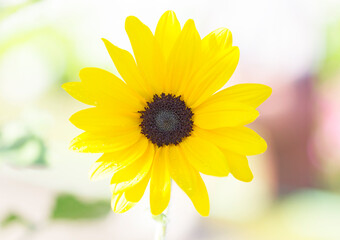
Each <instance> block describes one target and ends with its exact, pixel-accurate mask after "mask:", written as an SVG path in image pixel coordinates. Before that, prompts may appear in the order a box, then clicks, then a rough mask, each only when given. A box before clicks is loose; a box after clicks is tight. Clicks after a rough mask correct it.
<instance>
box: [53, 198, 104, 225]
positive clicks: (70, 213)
mask: <svg viewBox="0 0 340 240" xmlns="http://www.w3.org/2000/svg"><path fill="white" fill-rule="evenodd" d="M110 206H111V205H110V201H104V200H100V201H93V202H85V201H82V200H80V199H79V198H77V197H76V196H73V195H70V194H61V195H59V196H58V197H57V199H56V203H55V206H54V209H53V212H52V215H51V218H52V219H67V220H76V219H96V218H101V217H105V216H106V215H107V214H108V213H109V212H110V209H111V207H110Z"/></svg>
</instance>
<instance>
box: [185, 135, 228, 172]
mask: <svg viewBox="0 0 340 240" xmlns="http://www.w3.org/2000/svg"><path fill="white" fill-rule="evenodd" d="M180 147H181V149H182V153H183V154H184V155H185V158H186V159H188V160H189V162H190V164H191V165H192V166H193V167H194V168H196V170H198V171H199V172H201V173H203V174H207V175H212V176H219V177H223V176H227V175H228V174H229V168H228V164H227V162H226V160H225V157H224V155H223V153H222V152H221V151H220V149H219V148H218V147H216V145H214V144H212V143H210V142H208V141H206V140H204V139H203V138H200V137H196V136H190V137H188V138H186V139H185V140H184V141H183V142H182V143H181V145H180Z"/></svg>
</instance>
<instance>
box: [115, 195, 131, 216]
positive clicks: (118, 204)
mask: <svg viewBox="0 0 340 240" xmlns="http://www.w3.org/2000/svg"><path fill="white" fill-rule="evenodd" d="M134 205H135V203H133V202H129V201H128V200H126V198H125V195H124V193H118V194H113V195H112V199H111V208H112V210H113V211H114V212H115V213H125V212H126V211H128V210H130V209H131V208H132V207H133V206H134Z"/></svg>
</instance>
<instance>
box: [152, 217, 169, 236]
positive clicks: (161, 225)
mask: <svg viewBox="0 0 340 240" xmlns="http://www.w3.org/2000/svg"><path fill="white" fill-rule="evenodd" d="M152 218H153V219H154V220H155V221H156V223H157V227H156V234H155V240H165V237H166V228H167V225H168V217H167V215H166V213H162V214H160V215H157V216H152Z"/></svg>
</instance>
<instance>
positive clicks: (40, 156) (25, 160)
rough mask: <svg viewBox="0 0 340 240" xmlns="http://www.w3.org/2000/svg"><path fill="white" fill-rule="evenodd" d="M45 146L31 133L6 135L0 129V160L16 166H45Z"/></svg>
mask: <svg viewBox="0 0 340 240" xmlns="http://www.w3.org/2000/svg"><path fill="white" fill-rule="evenodd" d="M46 151H47V149H46V146H45V143H44V141H43V140H42V139H41V138H40V137H38V136H36V135H34V134H33V133H29V132H25V133H23V135H21V134H20V135H17V136H13V135H12V136H7V134H3V133H2V132H1V131H0V160H3V161H6V162H7V163H9V164H11V165H14V166H17V167H27V166H46V165H47V160H46Z"/></svg>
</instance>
